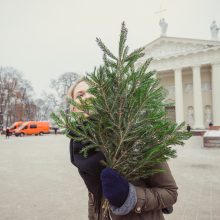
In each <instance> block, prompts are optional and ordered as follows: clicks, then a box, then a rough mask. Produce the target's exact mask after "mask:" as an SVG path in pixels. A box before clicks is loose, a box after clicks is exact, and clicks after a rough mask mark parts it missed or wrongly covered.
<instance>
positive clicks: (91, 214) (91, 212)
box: [88, 192, 95, 220]
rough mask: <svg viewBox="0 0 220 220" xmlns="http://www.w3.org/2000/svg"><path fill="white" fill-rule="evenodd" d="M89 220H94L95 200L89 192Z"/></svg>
mask: <svg viewBox="0 0 220 220" xmlns="http://www.w3.org/2000/svg"><path fill="white" fill-rule="evenodd" d="M88 218H89V220H94V219H95V218H94V199H93V195H92V193H90V192H89V201H88Z"/></svg>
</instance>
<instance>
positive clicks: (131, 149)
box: [53, 23, 190, 220]
mask: <svg viewBox="0 0 220 220" xmlns="http://www.w3.org/2000/svg"><path fill="white" fill-rule="evenodd" d="M126 38H127V29H126V27H125V24H124V23H122V28H121V35H120V41H119V56H118V58H117V57H116V56H114V55H113V53H111V51H110V50H109V49H108V48H107V47H106V46H105V45H104V44H103V42H102V41H101V40H100V39H97V42H98V45H99V46H100V48H101V49H102V50H103V52H104V56H103V60H104V64H103V65H102V66H100V67H99V68H97V69H95V70H94V71H93V72H92V73H91V74H88V75H87V77H85V78H83V79H81V80H79V81H78V82H77V83H76V84H75V85H73V86H72V87H71V88H70V90H69V98H70V99H69V101H70V104H71V105H70V106H71V111H70V112H69V113H66V112H61V114H60V115H56V114H53V118H54V120H55V121H56V123H57V125H58V126H59V127H62V128H66V134H67V136H68V137H70V157H71V162H72V163H73V164H74V165H75V166H76V167H77V168H78V171H79V174H80V176H81V177H82V178H83V180H84V182H85V184H86V186H87V189H88V191H89V220H104V219H107V220H110V219H112V220H125V219H127V220H136V219H143V220H144V219H146V220H163V219H164V217H163V213H171V212H172V206H173V204H174V203H175V202H176V201H177V195H178V193H177V189H178V187H177V185H176V183H175V180H174V178H173V176H172V174H171V171H170V168H169V166H168V164H167V160H168V159H169V158H174V157H175V156H176V151H175V149H173V148H172V147H171V145H183V144H184V142H183V140H186V139H188V138H189V137H190V134H188V132H185V131H183V130H182V129H183V127H184V123H182V124H180V125H177V124H176V123H174V122H172V121H170V120H169V119H168V118H167V117H166V112H165V104H164V102H163V100H164V99H165V92H164V89H163V88H162V87H160V86H159V81H158V80H157V79H155V77H154V74H155V71H147V67H148V65H149V64H150V62H151V59H150V60H147V61H146V62H145V63H144V64H142V65H141V66H139V67H137V66H136V65H135V64H136V62H137V61H138V60H139V59H140V58H141V57H143V56H144V53H143V51H144V48H139V49H137V50H135V51H134V52H132V53H130V54H128V46H126V45H125V42H126Z"/></svg>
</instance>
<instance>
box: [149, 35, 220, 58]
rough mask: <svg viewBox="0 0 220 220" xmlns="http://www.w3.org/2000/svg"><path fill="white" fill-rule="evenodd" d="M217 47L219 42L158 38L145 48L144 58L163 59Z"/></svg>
mask: <svg viewBox="0 0 220 220" xmlns="http://www.w3.org/2000/svg"><path fill="white" fill-rule="evenodd" d="M219 47H220V42H219V41H211V40H197V39H189V38H176V37H160V38H157V39H156V40H154V41H152V42H151V43H149V44H147V45H146V46H145V57H147V58H149V57H153V58H154V59H163V58H169V57H173V56H174V57H175V56H180V55H186V54H190V53H197V52H200V51H204V50H208V49H213V48H219Z"/></svg>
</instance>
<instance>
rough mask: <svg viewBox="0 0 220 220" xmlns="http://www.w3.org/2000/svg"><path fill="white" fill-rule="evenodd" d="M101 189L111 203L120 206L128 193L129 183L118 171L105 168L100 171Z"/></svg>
mask: <svg viewBox="0 0 220 220" xmlns="http://www.w3.org/2000/svg"><path fill="white" fill-rule="evenodd" d="M101 182H102V191H103V194H104V196H105V198H106V199H108V201H109V202H110V204H111V205H113V206H115V207H118V208H119V207H121V206H122V205H123V204H124V202H125V201H126V199H127V197H128V193H129V184H128V181H127V180H125V179H124V178H123V177H122V176H120V175H119V173H118V172H116V171H115V170H113V169H111V168H105V169H103V170H102V172H101Z"/></svg>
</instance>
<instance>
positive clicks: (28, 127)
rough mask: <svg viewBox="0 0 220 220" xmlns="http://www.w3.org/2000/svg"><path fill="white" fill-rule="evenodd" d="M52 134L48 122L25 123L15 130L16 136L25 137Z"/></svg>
mask: <svg viewBox="0 0 220 220" xmlns="http://www.w3.org/2000/svg"><path fill="white" fill-rule="evenodd" d="M48 133H50V124H49V122H48V121H28V122H24V123H23V124H22V125H21V126H20V127H19V128H17V129H16V130H15V135H16V136H24V135H32V134H34V135H43V134H48Z"/></svg>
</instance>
